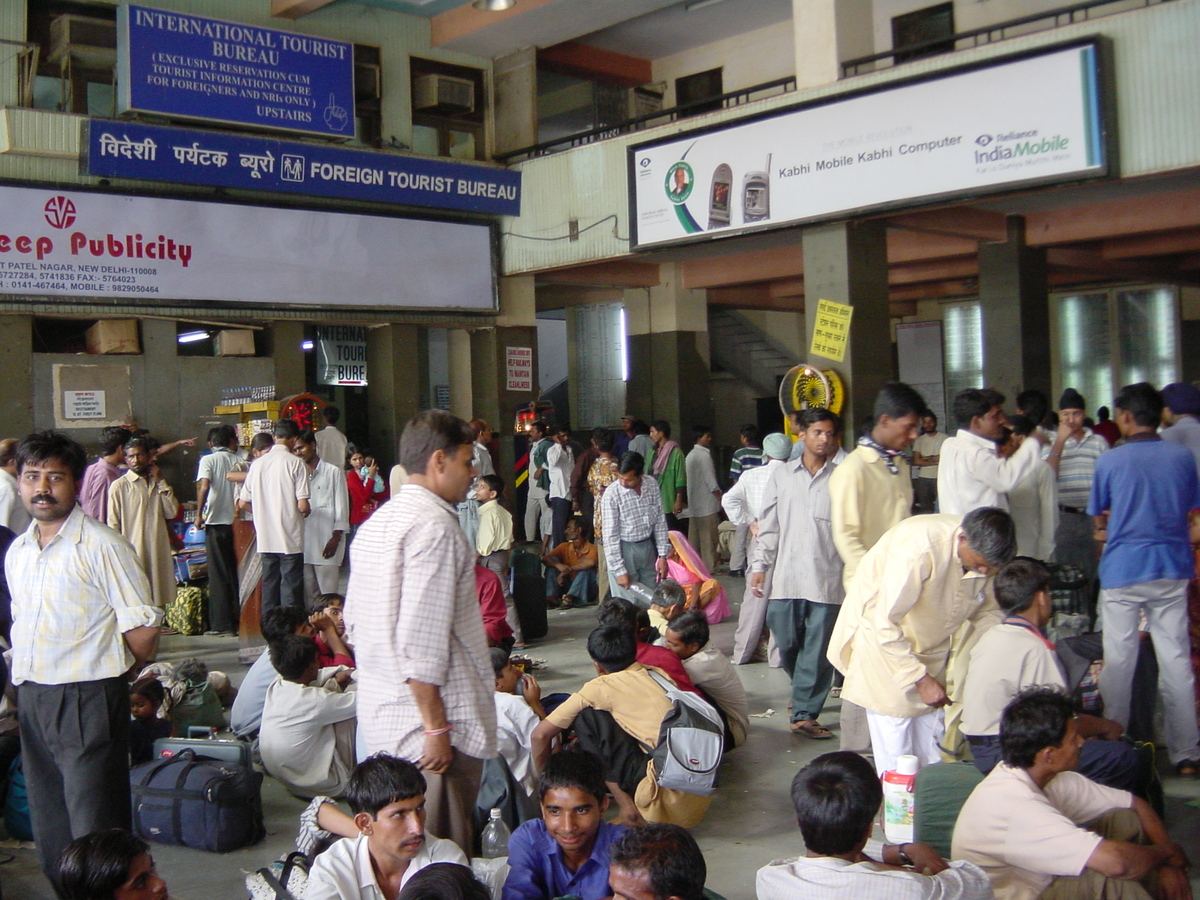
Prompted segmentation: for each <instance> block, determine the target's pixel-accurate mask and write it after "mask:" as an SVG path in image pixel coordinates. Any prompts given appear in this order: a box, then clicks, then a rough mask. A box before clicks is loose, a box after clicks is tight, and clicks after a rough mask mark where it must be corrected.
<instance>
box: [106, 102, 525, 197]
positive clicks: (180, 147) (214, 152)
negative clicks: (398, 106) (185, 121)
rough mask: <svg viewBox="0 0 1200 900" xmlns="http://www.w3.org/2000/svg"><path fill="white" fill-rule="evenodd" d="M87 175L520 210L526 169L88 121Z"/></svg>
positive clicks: (209, 132) (213, 133)
mask: <svg viewBox="0 0 1200 900" xmlns="http://www.w3.org/2000/svg"><path fill="white" fill-rule="evenodd" d="M87 147H88V151H87V157H86V161H85V163H84V167H85V172H86V173H87V174H88V175H99V176H103V177H108V178H144V179H149V180H151V181H172V182H178V183H181V184H207V185H212V186H214V187H227V188H245V189H247V190H254V191H279V192H282V193H287V194H307V195H310V196H311V195H317V196H322V197H340V198H344V199H347V200H374V201H377V202H382V203H401V204H404V205H407V206H424V207H430V208H432V209H456V210H464V211H467V212H474V213H485V214H489V215H503V216H517V215H520V214H521V173H520V172H514V171H511V170H509V169H496V168H490V167H486V166H471V165H466V164H464V163H454V162H447V161H445V160H440V159H424V158H421V157H412V156H393V155H392V154H388V153H372V152H369V151H365V150H346V149H344V148H341V147H330V146H326V145H323V144H302V143H299V142H296V141H277V140H271V139H269V138H258V137H249V136H246V135H238V134H225V133H222V132H215V131H189V130H185V129H182V128H163V127H161V126H158V125H141V124H138V123H135V122H114V121H105V120H101V119H92V120H89V122H88V138H87Z"/></svg>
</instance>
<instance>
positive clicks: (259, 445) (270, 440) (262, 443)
mask: <svg viewBox="0 0 1200 900" xmlns="http://www.w3.org/2000/svg"><path fill="white" fill-rule="evenodd" d="M273 446H275V437H274V435H272V434H270V433H268V432H266V431H260V432H259V433H258V434H256V435H255V436H254V437H252V438H250V449H251V450H260V451H261V450H270V449H271V448H272V447H273Z"/></svg>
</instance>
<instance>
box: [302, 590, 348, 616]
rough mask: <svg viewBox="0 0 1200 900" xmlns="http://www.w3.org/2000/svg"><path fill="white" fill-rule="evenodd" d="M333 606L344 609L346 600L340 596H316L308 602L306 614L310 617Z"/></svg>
mask: <svg viewBox="0 0 1200 900" xmlns="http://www.w3.org/2000/svg"><path fill="white" fill-rule="evenodd" d="M335 604H336V605H338V606H341V607H342V608H343V609H344V608H345V606H346V598H345V597H344V596H343V595H342V594H317V596H315V597H313V598H312V599H311V600H309V601H308V614H309V615H310V616H311V615H315V614H316V613H319V612H324V611H325V610H327V609H329V607H331V606H334V605H335Z"/></svg>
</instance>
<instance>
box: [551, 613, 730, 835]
mask: <svg viewBox="0 0 1200 900" xmlns="http://www.w3.org/2000/svg"><path fill="white" fill-rule="evenodd" d="M587 648H588V654H589V655H590V656H591V658H592V662H593V664H594V665H595V667H596V674H597V676H598V677H596V678H593V679H592V680H591V681H589V682H588V683H587V684H585V685H584V686H583V687H582V688H580V689H579V691H578V692H577V693H574V694H572V695H571V696H570V697H568V698H567V699H566V700H565V701H563V703H562V705H561V706H559V707H558V708H557V709H555V710H554V712H552V713H550V715H548V716H547V717H546V718H545V719H543V720H542V721H541V723H540V724H539V725H538V727H537V728H535V729H534V731H533V761H534V767H535V768H537V769H538V770H539V771H540V770H541V769H543V768H545V765H546V762H547V760H548V759H549V757H550V742H551V740H553V739H554V738H555V737H556V736H557V735H559V734H561V733H562V732H563V731H566V730H567V729H568V728H572V727H574V730H575V737H576V738H577V739H578V741H579V746H580V747H582V748H583V749H584V750H588V751H590V752H592V753H595V754H596V755H597V756H598V757H600V759H602V760H604V764H605V776H604V780H605V783H606V784H607V785H608V789H609V791H610V792H611V793H612V795H613V797H614V798H615V799H616V801H617V805H618V807H619V808H620V810H621V816H620V818H621V820H623V821H624V822H625V823H626V824H631V825H634V824H640V823H642V822H644V821H667V822H674V823H675V824H678V825H682V826H684V827H685V828H690V827H691V826H693V825H695V824H697V823H698V822H699V821H700V820H701V818H703V816H704V812H705V810H707V809H708V804H709V802H710V801H711V799H712V798H711V797H704V796H700V795H698V794H690V793H685V792H683V791H676V790H668V789H666V788H663V787H661V786H659V785H658V784H657V783H656V782H655V780H654V777H653V774H652V773H651V772H648V771H647V762H648V755H647V752H646V750H645V748H647V747H649V748H653V747H655V746H657V745H658V739H659V734H660V731H661V728H662V721H663V718H664V717H665V716H666V714H667V713H668V712H669V711H670V710H671V708H672V703H671V701H670V700H669V699H668V698H667V694H666V691H665V690H664V689H663V688H662V687H661V686H660V685H659V683H658V682H656V681H655V680H654V679H653V678H652V677H651V675H650V670H648V669H646V668H645V667H644V666H643V665H642V664H641V663H640V662H638V660H637V644H636V642H635V640H634V636H633V630H632V629H631V628H629V627H628V625H627V624H625V623H617V622H614V623H612V624H607V625H601V626H600V627H599V628H597V629H595V630H594V631H593V632H592V633H591V634H590V635H588V642H587ZM658 649H663V648H658ZM667 652H669V651H667ZM677 661H678V660H677ZM659 672H660V674H662V673H661V670H659Z"/></svg>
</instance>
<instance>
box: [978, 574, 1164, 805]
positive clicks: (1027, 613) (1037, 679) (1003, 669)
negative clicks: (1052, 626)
mask: <svg viewBox="0 0 1200 900" xmlns="http://www.w3.org/2000/svg"><path fill="white" fill-rule="evenodd" d="M994 584H995V588H994V589H995V592H996V602H997V603H998V604H999V605H1000V609H1001V610H1003V612H1004V613H1005V619H1004V621H1003V622H1002V623H1001V624H999V625H997V626H995V627H994V628H990V629H988V631H986V632H984V634H983V636H982V637H980V638H979V641H978V643H976V644H975V646H974V647H973V648H972V649H971V661H970V665H969V666H968V668H967V679H966V682H965V684H964V686H963V717H962V729H963V733H964V734H965V735H966V736H967V740H968V741H970V743H971V753H972V755H973V756H974V757H975V767H976V768H977V769H979V771H980V772H982V773H983V774H984V775H986V774H987V773H988V772H990V771H992V768H993V767H994V766H995V765H996V763H998V762H999V761H1000V714H1001V713H1002V712H1003V711H1004V707H1006V706H1008V704H1009V703H1010V702H1012V699H1013V697H1015V696H1016V695H1017V694H1018V693H1020V692H1021V691H1022V690H1024V689H1025V688H1027V687H1032V686H1033V685H1048V686H1051V687H1059V688H1063V689H1065V688H1066V687H1067V684H1066V680H1065V679H1064V678H1063V673H1062V669H1061V667H1060V665H1059V661H1058V655H1057V654H1056V653H1055V652H1054V645H1053V644H1051V643H1050V642H1049V641H1048V640H1046V638H1045V637H1044V636H1043V634H1042V629H1043V628H1044V627H1045V626H1046V623H1048V622H1049V621H1050V614H1051V606H1050V571H1049V570H1048V569H1047V568H1046V566H1045V565H1043V564H1042V563H1041V562H1038V560H1036V559H1031V558H1029V557H1027V556H1018V557H1017V558H1016V559H1014V560H1013V561H1012V562H1010V563H1009V564H1008V565H1006V566H1005V567H1004V568H1003V569H1001V570H1000V571H999V572H998V573H997V575H996V580H995V582H994ZM1075 725H1076V727H1077V728H1078V730H1079V734H1080V735H1081V736H1082V737H1083V738H1085V739H1087V740H1085V741H1084V744H1083V747H1082V748H1081V749H1080V751H1079V762H1078V764H1077V765H1076V766H1075V771H1076V772H1078V773H1079V774H1080V775H1084V776H1086V777H1088V778H1090V779H1091V780H1092V781H1094V782H1096V783H1097V784H1104V785H1107V786H1108V787H1114V788H1118V789H1119V790H1123V791H1137V790H1138V789H1139V787H1140V786H1141V785H1140V784H1139V782H1140V781H1141V780H1142V778H1140V777H1139V765H1138V753H1137V751H1136V750H1135V749H1134V748H1133V746H1132V745H1131V744H1128V743H1125V742H1123V741H1120V740H1118V738H1120V736H1121V726H1120V725H1119V724H1118V723H1116V722H1113V721H1112V720H1110V719H1101V718H1098V717H1096V716H1089V715H1085V714H1079V715H1077V716H1076V718H1075ZM1146 774H1147V775H1148V774H1149V773H1146Z"/></svg>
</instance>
